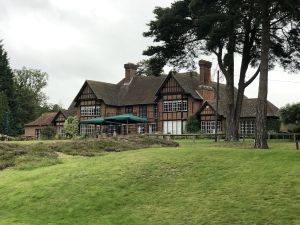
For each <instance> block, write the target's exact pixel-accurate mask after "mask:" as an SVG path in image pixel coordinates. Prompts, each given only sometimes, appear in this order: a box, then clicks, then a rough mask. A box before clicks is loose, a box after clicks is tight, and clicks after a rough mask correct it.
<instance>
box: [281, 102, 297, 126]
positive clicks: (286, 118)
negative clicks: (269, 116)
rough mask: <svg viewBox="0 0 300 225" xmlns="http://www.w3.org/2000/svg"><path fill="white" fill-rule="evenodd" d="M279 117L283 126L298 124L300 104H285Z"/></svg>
mask: <svg viewBox="0 0 300 225" xmlns="http://www.w3.org/2000/svg"><path fill="white" fill-rule="evenodd" d="M280 117H281V120H282V122H284V123H285V124H289V123H294V124H300V103H295V104H287V105H286V106H285V107H282V108H281V109H280Z"/></svg>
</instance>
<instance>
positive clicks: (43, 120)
mask: <svg viewBox="0 0 300 225" xmlns="http://www.w3.org/2000/svg"><path fill="white" fill-rule="evenodd" d="M56 114H57V112H46V113H43V114H42V115H41V116H40V117H39V118H37V119H36V120H34V121H33V122H30V123H27V124H25V126H26V127H29V126H48V125H52V122H53V119H54V118H55V116H56Z"/></svg>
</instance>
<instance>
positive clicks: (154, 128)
mask: <svg viewBox="0 0 300 225" xmlns="http://www.w3.org/2000/svg"><path fill="white" fill-rule="evenodd" d="M156 131H157V125H156V123H151V124H149V134H155V133H156Z"/></svg>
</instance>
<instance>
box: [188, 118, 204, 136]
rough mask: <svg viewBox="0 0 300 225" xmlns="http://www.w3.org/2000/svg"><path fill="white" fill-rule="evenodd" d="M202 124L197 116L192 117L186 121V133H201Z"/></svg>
mask: <svg viewBox="0 0 300 225" xmlns="http://www.w3.org/2000/svg"><path fill="white" fill-rule="evenodd" d="M200 128H201V127H200V122H199V120H198V119H197V117H196V116H195V115H192V116H190V117H189V118H188V119H187V121H186V131H187V132H188V133H197V132H199V131H200Z"/></svg>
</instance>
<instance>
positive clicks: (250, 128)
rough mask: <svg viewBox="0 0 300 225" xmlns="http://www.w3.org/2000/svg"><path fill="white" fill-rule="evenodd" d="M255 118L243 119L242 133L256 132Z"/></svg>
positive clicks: (241, 124)
mask: <svg viewBox="0 0 300 225" xmlns="http://www.w3.org/2000/svg"><path fill="white" fill-rule="evenodd" d="M254 132H255V120H242V121H240V134H242V135H244V134H254Z"/></svg>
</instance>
